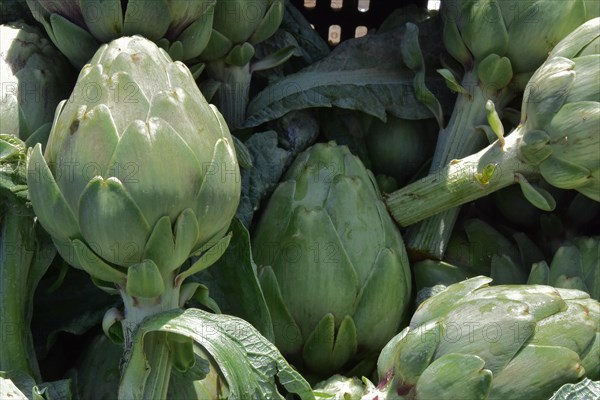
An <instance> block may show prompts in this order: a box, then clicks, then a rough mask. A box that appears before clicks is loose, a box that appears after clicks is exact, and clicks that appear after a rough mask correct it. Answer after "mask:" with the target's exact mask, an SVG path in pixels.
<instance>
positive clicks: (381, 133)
mask: <svg viewBox="0 0 600 400" xmlns="http://www.w3.org/2000/svg"><path fill="white" fill-rule="evenodd" d="M432 122H433V120H407V119H402V118H396V117H394V116H392V115H388V116H387V121H386V122H382V121H380V120H375V119H374V121H373V122H372V123H371V125H370V126H369V129H368V131H367V137H366V139H365V141H366V145H367V151H368V155H369V160H370V161H371V168H372V170H373V173H374V174H376V175H380V174H383V175H386V176H389V177H392V178H394V179H395V180H396V182H397V184H398V185H400V186H403V185H404V184H405V183H406V182H407V181H408V180H409V179H410V178H412V177H413V176H414V175H415V174H416V173H417V171H419V169H421V168H422V167H423V166H424V165H425V163H426V162H427V161H428V160H429V159H430V158H431V156H432V147H433V141H434V135H433V132H432V129H431V127H432V126H433V124H432Z"/></svg>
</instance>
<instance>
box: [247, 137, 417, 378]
mask: <svg viewBox="0 0 600 400" xmlns="http://www.w3.org/2000/svg"><path fill="white" fill-rule="evenodd" d="M252 249H253V254H254V257H255V261H256V262H257V264H258V265H259V266H261V268H260V279H261V283H262V287H263V290H264V292H265V298H266V300H267V304H268V306H269V310H270V311H271V316H272V318H273V322H274V327H275V343H276V345H277V346H278V347H279V348H280V350H281V351H282V353H283V354H284V355H288V356H290V357H292V358H296V360H301V362H303V363H305V366H306V367H307V368H308V369H309V370H312V372H315V373H317V374H329V375H330V374H331V373H334V372H339V371H340V370H341V369H342V368H343V367H345V366H348V363H349V362H353V361H356V358H361V357H365V358H366V356H368V355H373V354H377V352H378V351H379V350H380V349H381V348H382V347H383V345H384V344H385V343H386V342H387V341H388V340H389V339H390V338H391V337H392V336H393V335H394V334H395V332H397V330H398V329H399V327H400V324H401V321H402V319H403V316H404V313H405V311H406V308H407V305H408V304H409V299H410V293H411V277H410V269H409V264H408V259H407V255H406V251H405V248H404V243H403V241H402V237H401V236H400V233H399V231H398V228H397V227H396V226H395V224H394V223H393V221H392V220H391V217H390V216H389V214H388V213H387V211H386V209H385V206H384V204H383V202H382V200H381V198H380V194H379V192H378V190H377V187H376V183H375V180H374V177H373V175H372V174H371V172H370V171H368V170H367V169H366V168H365V167H364V166H363V165H362V163H361V162H360V160H359V159H358V158H357V157H356V156H354V155H352V154H351V153H350V151H349V150H348V148H347V147H346V146H337V145H336V144H335V143H333V142H330V143H327V144H326V143H320V144H316V145H314V146H312V147H311V148H309V149H308V150H306V151H305V152H303V153H301V154H300V155H299V156H298V157H297V158H296V160H295V161H294V163H293V164H292V165H291V167H290V169H289V170H288V172H287V174H286V176H285V178H284V179H283V180H282V182H281V183H280V184H279V186H278V187H277V189H276V190H275V192H274V193H273V195H272V197H271V199H270V200H269V203H268V204H267V206H266V207H265V209H264V213H263V215H262V216H261V219H260V221H259V223H258V225H257V227H256V230H255V232H254V235H253V242H252Z"/></svg>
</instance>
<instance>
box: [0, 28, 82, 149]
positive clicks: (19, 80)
mask: <svg viewBox="0 0 600 400" xmlns="http://www.w3.org/2000/svg"><path fill="white" fill-rule="evenodd" d="M71 74H73V71H72V69H71V67H70V65H69V64H68V63H67V61H66V60H65V58H64V57H63V56H62V54H60V53H59V52H58V51H57V50H56V48H55V47H54V46H53V45H52V43H51V42H50V41H49V40H48V39H46V38H45V37H44V36H43V35H42V34H41V32H40V31H39V30H38V29H37V28H35V27H33V26H30V25H27V24H24V23H22V22H11V23H7V24H4V25H0V121H1V124H0V133H4V134H13V135H16V136H18V137H19V138H20V139H22V140H28V138H29V137H30V136H32V138H31V139H30V140H29V141H28V144H35V143H36V142H38V141H43V142H45V139H46V138H47V135H48V132H49V131H50V126H51V123H52V119H53V117H54V111H55V110H56V106H57V105H58V103H59V102H60V101H61V100H62V99H64V98H65V97H67V95H68V94H69V91H70V90H71V89H72V83H73V81H74V79H73V76H72V75H71ZM38 130H39V131H38ZM36 131H38V132H37V133H36V134H34V133H35V132H36Z"/></svg>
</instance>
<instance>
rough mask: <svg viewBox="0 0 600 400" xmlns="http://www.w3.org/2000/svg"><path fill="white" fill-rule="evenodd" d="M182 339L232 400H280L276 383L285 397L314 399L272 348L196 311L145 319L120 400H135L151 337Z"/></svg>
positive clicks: (229, 321) (243, 327) (246, 328)
mask: <svg viewBox="0 0 600 400" xmlns="http://www.w3.org/2000/svg"><path fill="white" fill-rule="evenodd" d="M156 331H158V332H170V333H175V334H180V335H184V336H186V337H188V338H191V339H192V340H194V341H195V342H196V343H198V344H199V345H200V346H201V347H202V348H203V350H204V351H205V352H206V353H207V354H209V355H210V356H211V359H212V360H213V361H212V362H213V363H214V364H216V366H218V367H219V368H220V370H221V373H222V375H223V377H224V379H225V380H226V381H227V384H228V387H229V392H230V395H231V396H232V397H233V398H240V399H242V398H249V397H252V396H256V395H258V396H260V397H262V398H270V397H273V398H280V397H281V395H280V394H279V392H278V389H277V383H276V380H275V379H276V378H277V380H278V382H280V383H281V384H282V385H283V387H284V388H285V389H286V390H287V391H288V392H289V393H295V394H297V395H298V396H299V397H300V398H301V399H302V400H309V399H314V395H313V393H312V391H311V388H310V386H309V384H308V383H307V382H306V381H305V380H304V378H302V376H301V375H300V374H299V373H298V372H296V371H295V370H294V369H293V368H292V367H291V366H290V365H289V364H288V363H287V362H286V361H285V359H284V358H283V357H282V356H281V354H280V353H279V351H278V350H277V349H276V348H275V346H274V345H273V344H272V343H270V342H269V341H268V340H267V339H265V338H264V337H262V336H261V335H260V333H259V332H258V331H256V330H255V329H254V328H253V327H252V326H251V325H250V324H249V323H247V322H246V321H244V320H242V319H239V318H236V317H232V316H228V315H222V314H221V315H215V314H209V313H205V312H203V311H200V310H197V309H187V310H185V311H184V310H172V311H167V312H163V313H160V314H156V315H153V316H152V317H149V318H147V319H146V320H145V321H144V323H143V324H142V325H140V326H139V329H138V330H137V332H136V337H135V338H134V340H133V347H132V349H131V355H130V358H129V361H128V362H127V364H126V365H125V369H124V371H123V379H122V381H121V385H120V387H119V397H123V398H139V397H140V396H141V394H142V393H143V392H144V387H145V385H146V380H147V378H148V374H149V371H148V369H147V368H146V360H145V355H144V351H143V345H144V340H145V336H146V334H147V333H150V332H156Z"/></svg>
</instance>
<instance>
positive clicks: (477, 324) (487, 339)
mask: <svg viewBox="0 0 600 400" xmlns="http://www.w3.org/2000/svg"><path fill="white" fill-rule="evenodd" d="M490 281H491V279H490V278H487V277H483V276H479V277H475V278H472V279H469V280H466V281H463V282H460V283H456V284H454V285H451V286H449V287H447V288H446V289H445V290H443V291H442V292H440V293H438V294H436V295H434V296H433V297H430V298H429V299H427V300H426V301H425V302H423V303H422V304H421V305H420V306H419V308H418V309H417V311H416V312H415V314H414V315H413V317H412V319H411V322H410V326H409V327H407V328H405V329H404V330H403V331H402V332H401V333H400V334H398V335H397V336H395V337H394V338H393V339H392V340H391V341H390V342H389V343H388V344H387V345H386V346H385V348H384V349H383V350H382V351H381V355H380V356H379V360H378V364H377V371H378V375H379V378H380V382H379V386H378V387H377V388H376V389H373V391H372V392H371V393H370V394H369V395H367V396H365V397H363V399H365V400H367V399H368V400H373V399H376V398H379V399H387V400H392V399H415V400H422V399H452V400H454V399H464V400H470V399H488V400H491V399H498V400H500V399H502V400H503V399H531V400H536V399H547V398H549V397H550V396H551V395H552V393H553V392H554V391H556V390H557V389H558V388H560V387H561V385H563V384H566V383H573V382H577V381H579V380H580V379H582V378H583V377H588V378H590V379H592V380H597V379H598V378H599V376H600V347H599V345H600V329H599V326H600V324H599V322H600V304H599V303H598V302H597V301H595V300H593V299H591V298H590V297H589V295H588V294H587V293H585V292H581V291H579V290H574V289H557V288H553V287H550V286H544V285H499V286H488V283H489V282H490ZM377 396H379V397H377Z"/></svg>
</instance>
